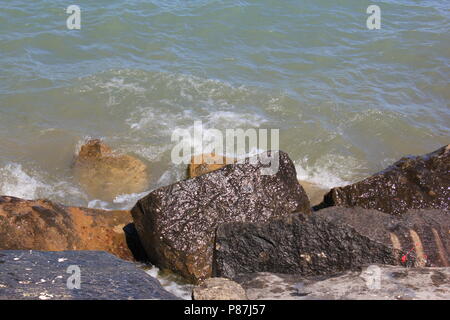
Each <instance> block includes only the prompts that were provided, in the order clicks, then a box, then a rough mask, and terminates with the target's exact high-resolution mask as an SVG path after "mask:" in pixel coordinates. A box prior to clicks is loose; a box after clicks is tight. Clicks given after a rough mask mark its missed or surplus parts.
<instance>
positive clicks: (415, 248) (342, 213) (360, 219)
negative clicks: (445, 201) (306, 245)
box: [315, 207, 450, 267]
mask: <svg viewBox="0 0 450 320" xmlns="http://www.w3.org/2000/svg"><path fill="white" fill-rule="evenodd" d="M315 214H316V215H317V216H320V217H321V218H323V219H324V220H326V221H328V222H330V223H332V224H340V225H349V226H351V227H352V228H354V229H355V230H356V231H357V232H358V233H360V234H362V235H365V236H367V237H369V238H370V239H373V240H376V241H379V242H381V243H384V244H385V245H388V246H392V247H393V248H395V249H398V250H400V251H401V252H402V256H404V255H407V256H406V258H403V260H405V261H403V264H405V265H408V266H410V265H414V266H417V267H419V266H433V267H448V266H450V260H449V257H450V212H448V211H442V210H434V209H431V210H409V211H407V212H406V213H404V214H403V215H401V216H393V215H389V214H386V213H382V212H379V211H376V210H370V209H361V208H342V207H331V208H327V209H323V210H320V211H318V212H316V213H315ZM408 252H409V254H408Z"/></svg>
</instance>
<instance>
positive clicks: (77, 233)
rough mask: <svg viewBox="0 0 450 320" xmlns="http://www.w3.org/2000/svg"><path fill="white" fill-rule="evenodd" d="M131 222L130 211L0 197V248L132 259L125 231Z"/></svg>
mask: <svg viewBox="0 0 450 320" xmlns="http://www.w3.org/2000/svg"><path fill="white" fill-rule="evenodd" d="M130 222H131V215H130V212H129V211H106V210H97V209H87V208H77V207H66V206H63V205H59V204H56V203H53V202H50V201H48V200H22V199H19V198H14V197H6V196H0V249H1V250H43V251H64V250H101V251H107V252H109V253H112V254H114V255H116V256H118V257H120V258H122V259H128V260H132V254H131V252H130V250H129V249H128V247H127V244H126V240H125V234H124V232H123V230H122V228H123V227H124V226H125V225H126V224H128V223H130Z"/></svg>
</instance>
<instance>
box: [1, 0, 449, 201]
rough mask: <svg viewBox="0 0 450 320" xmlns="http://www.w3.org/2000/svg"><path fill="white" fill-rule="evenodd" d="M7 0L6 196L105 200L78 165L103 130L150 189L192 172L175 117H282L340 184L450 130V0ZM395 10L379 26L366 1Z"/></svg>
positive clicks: (301, 164) (290, 147) (319, 169)
mask: <svg viewBox="0 0 450 320" xmlns="http://www.w3.org/2000/svg"><path fill="white" fill-rule="evenodd" d="M76 4H77V5H79V6H80V8H81V30H67V28H66V19H67V17H68V14H66V12H65V10H66V7H65V6H66V5H67V3H64V2H62V1H45V0H38V1H25V0H12V1H6V0H3V1H1V9H0V52H1V55H0V194H8V195H13V196H19V197H23V198H29V199H33V198H50V199H52V200H57V201H61V202H63V203H65V204H69V205H83V206H86V205H89V206H97V207H105V208H129V207H131V206H132V205H133V204H134V201H135V200H136V199H137V198H138V197H139V195H124V196H121V197H118V198H117V199H116V201H115V202H113V203H104V202H99V201H94V200H95V199H92V198H90V197H89V195H86V194H85V193H84V192H83V191H82V190H81V189H80V188H79V187H78V185H77V184H76V183H75V181H74V180H73V177H72V170H71V168H70V164H71V161H72V158H73V155H74V153H75V152H76V151H77V148H78V147H79V146H80V144H81V143H82V142H83V141H84V140H85V139H86V138H88V137H95V138H97V137H100V138H103V139H104V140H105V142H107V143H108V144H109V145H111V146H112V147H114V148H115V149H118V150H119V151H122V152H126V153H130V154H134V155H136V156H138V157H140V158H141V159H143V160H144V161H145V162H146V163H147V165H148V167H149V171H150V180H151V184H150V185H149V188H148V190H152V189H154V188H156V187H158V186H162V185H166V184H169V183H172V182H175V181H177V180H179V179H182V178H184V174H185V166H182V165H181V166H176V165H174V164H172V163H171V161H170V152H171V149H172V148H173V146H174V144H173V143H172V142H171V140H170V138H171V134H172V132H173V130H175V129H177V128H188V129H192V127H193V125H194V121H195V120H202V121H203V125H204V126H205V127H207V128H217V129H220V130H225V129H227V128H244V129H246V128H278V129H280V147H281V149H282V150H284V151H286V152H288V154H289V155H290V157H291V158H292V159H293V160H294V161H295V164H296V167H297V172H298V177H299V178H300V179H303V180H308V181H311V182H315V183H318V184H321V185H323V186H326V187H332V186H336V185H342V184H346V183H349V182H352V181H356V180H358V179H361V178H363V177H366V176H368V175H370V174H371V173H373V172H376V171H378V170H381V169H382V168H384V167H386V166H387V165H389V164H391V163H392V162H394V161H395V160H396V159H398V158H400V157H402V156H404V155H406V154H421V153H426V152H430V151H433V150H434V149H436V148H438V147H440V146H441V145H444V144H447V143H449V142H450V141H449V140H450V139H449V136H450V81H449V80H450V32H449V30H450V2H448V1H446V0H441V1H439V0H430V1H412V0H410V1H406V0H403V1H376V2H373V1H360V0H348V1H328V0H315V1H312V0H310V1H300V0H295V1H293V0H292V1H291V0H286V1H284V0H283V1H282V0H278V1H269V0H254V1H213V0H209V1H208V0H203V1H156V0H153V1H112V0H108V1H107V0H98V1H77V3H76ZM370 4H377V5H379V6H380V8H381V14H382V25H381V29H380V30H368V29H367V27H366V19H367V17H368V14H366V9H367V7H368V6H369V5H370Z"/></svg>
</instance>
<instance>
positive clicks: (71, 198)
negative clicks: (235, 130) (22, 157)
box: [0, 162, 85, 205]
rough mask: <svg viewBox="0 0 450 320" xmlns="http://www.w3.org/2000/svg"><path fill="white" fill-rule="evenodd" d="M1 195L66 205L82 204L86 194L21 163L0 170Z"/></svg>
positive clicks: (8, 165)
mask: <svg viewBox="0 0 450 320" xmlns="http://www.w3.org/2000/svg"><path fill="white" fill-rule="evenodd" d="M0 195H8V196H12V197H17V198H22V199H27V200H35V199H50V200H53V201H58V202H63V203H64V204H66V205H70V204H71V202H72V204H81V203H83V202H84V201H85V194H84V193H82V192H81V191H80V190H79V189H78V188H77V187H76V186H74V185H72V184H71V183H69V182H67V181H62V180H61V181H55V180H53V179H52V178H51V177H49V176H44V175H43V174H42V173H39V172H37V171H36V170H32V169H30V168H27V169H25V168H24V167H23V166H22V164H19V163H14V162H12V163H7V164H6V165H5V166H3V167H1V168H0Z"/></svg>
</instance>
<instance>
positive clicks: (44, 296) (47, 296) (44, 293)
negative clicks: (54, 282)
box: [39, 292, 53, 300]
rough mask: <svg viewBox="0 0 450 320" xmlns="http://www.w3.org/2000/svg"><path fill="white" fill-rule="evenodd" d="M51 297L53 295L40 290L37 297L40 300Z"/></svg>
mask: <svg viewBox="0 0 450 320" xmlns="http://www.w3.org/2000/svg"><path fill="white" fill-rule="evenodd" d="M51 298H53V295H52V294H48V293H47V292H41V293H40V296H39V299H41V300H49V299H51Z"/></svg>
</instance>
